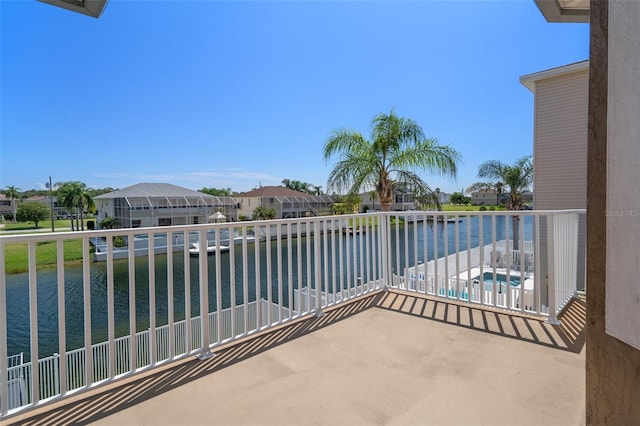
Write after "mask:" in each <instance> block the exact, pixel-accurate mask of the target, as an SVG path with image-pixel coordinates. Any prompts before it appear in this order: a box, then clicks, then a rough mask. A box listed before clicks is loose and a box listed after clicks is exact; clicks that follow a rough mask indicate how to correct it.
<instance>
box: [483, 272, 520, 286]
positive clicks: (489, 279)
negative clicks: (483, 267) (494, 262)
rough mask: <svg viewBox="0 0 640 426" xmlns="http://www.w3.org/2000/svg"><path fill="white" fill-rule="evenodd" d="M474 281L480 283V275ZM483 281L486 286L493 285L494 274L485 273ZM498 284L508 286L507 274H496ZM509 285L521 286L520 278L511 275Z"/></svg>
mask: <svg viewBox="0 0 640 426" xmlns="http://www.w3.org/2000/svg"><path fill="white" fill-rule="evenodd" d="M473 280H474V281H480V275H478V276H477V277H475V278H474V279H473ZM482 281H483V282H484V283H485V284H493V272H485V273H484V274H483V276H482ZM496 282H497V283H498V284H502V285H504V284H506V283H507V275H506V274H496ZM509 284H511V287H517V286H519V285H520V277H519V276H516V275H511V276H510V277H509Z"/></svg>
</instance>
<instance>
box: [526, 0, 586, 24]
mask: <svg viewBox="0 0 640 426" xmlns="http://www.w3.org/2000/svg"><path fill="white" fill-rule="evenodd" d="M535 2H536V4H537V5H538V8H539V9H540V12H542V15H544V18H545V19H546V20H547V22H589V0H535Z"/></svg>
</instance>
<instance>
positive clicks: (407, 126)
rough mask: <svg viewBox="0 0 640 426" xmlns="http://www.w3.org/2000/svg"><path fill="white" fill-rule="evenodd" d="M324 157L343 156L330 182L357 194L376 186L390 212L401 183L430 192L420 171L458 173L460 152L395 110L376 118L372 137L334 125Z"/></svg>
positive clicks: (448, 174)
mask: <svg viewBox="0 0 640 426" xmlns="http://www.w3.org/2000/svg"><path fill="white" fill-rule="evenodd" d="M323 152H324V158H325V160H326V161H329V159H330V158H332V157H333V156H338V157H339V161H338V162H337V163H336V164H335V166H334V168H333V170H332V171H331V173H330V175H329V182H328V186H329V188H330V189H334V188H335V189H337V190H338V191H342V190H347V191H348V192H349V193H350V194H357V193H359V192H361V191H362V190H363V189H365V188H371V187H373V188H375V190H376V192H377V194H378V199H379V200H380V203H381V205H382V210H383V211H389V210H390V209H391V204H392V202H393V188H394V186H396V185H400V186H403V187H405V188H410V189H411V190H413V191H414V193H417V194H427V193H430V192H431V189H430V188H429V186H428V185H427V184H426V183H425V182H424V181H423V180H422V178H421V177H420V176H419V175H418V174H417V171H418V170H426V171H428V172H432V173H437V174H441V175H445V176H449V177H455V176H456V174H457V170H458V163H459V162H460V154H459V153H458V152H457V151H456V150H455V149H453V148H452V147H450V146H449V145H444V146H443V145H439V144H438V141H437V140H436V139H427V138H425V136H424V133H423V131H422V128H420V126H419V125H418V124H417V123H416V122H415V121H413V120H411V119H407V118H403V117H398V116H397V115H396V114H395V113H394V112H393V111H391V113H389V114H388V115H387V114H379V115H378V116H376V117H375V118H374V119H373V121H372V131H371V140H370V141H369V140H366V139H365V138H364V137H363V136H362V135H361V134H360V133H358V132H356V131H353V130H345V129H340V130H335V131H333V133H332V134H331V136H330V137H329V139H327V141H326V143H325V145H324V150H323Z"/></svg>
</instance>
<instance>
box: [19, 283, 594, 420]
mask: <svg viewBox="0 0 640 426" xmlns="http://www.w3.org/2000/svg"><path fill="white" fill-rule="evenodd" d="M561 321H562V324H561V325H560V326H551V325H549V324H545V323H544V322H542V321H540V320H539V319H533V318H529V317H522V316H516V315H508V314H506V313H505V312H503V311H491V310H481V309H477V308H475V307H470V306H467V305H457V304H452V303H443V302H442V301H434V300H432V299H426V298H422V297H419V296H414V295H410V294H405V293H401V292H396V291H389V292H386V293H378V294H374V295H372V296H368V297H365V298H362V299H359V300H356V301H354V302H352V303H349V304H346V305H344V306H339V307H337V308H334V309H332V310H328V311H327V312H326V314H325V315H324V316H323V317H320V318H311V319H306V320H301V321H298V322H295V323H292V324H291V325H288V326H285V327H282V328H279V329H276V330H274V331H271V332H268V333H265V334H262V335H259V336H256V337H253V338H250V339H246V340H244V341H241V342H237V343H234V344H232V345H229V346H227V347H223V348H219V349H218V350H217V351H216V353H217V356H216V357H214V358H210V359H208V360H206V361H197V360H195V359H188V360H184V361H182V362H179V363H174V364H172V365H168V366H165V367H162V368H159V369H157V370H155V371H153V372H149V373H146V374H144V375H141V376H137V377H134V378H132V379H129V380H128V381H126V382H123V381H121V382H119V383H117V384H114V385H112V386H110V387H103V388H100V389H97V390H94V391H92V392H87V393H84V394H80V395H77V396H74V397H72V398H69V399H67V400H66V401H61V402H58V403H56V404H52V405H49V406H46V407H42V408H41V409H38V410H34V411H32V412H30V413H27V414H25V415H22V416H20V417H14V418H10V419H7V420H6V424H12V423H20V424H31V425H45V424H46V425H52V424H69V423H74V424H78V423H80V424H98V425H143V424H145V425H205V424H207V425H208V424H221V425H245V424H253V425H307V424H309V425H311V424H336V425H338V424H339V425H358V424H376V425H409V424H414V425H417V424H420V425H430V424H434V425H476V424H477V425H481V424H485V425H528V424H531V425H534V424H535V425H540V424H549V425H551V424H557V425H568V424H571V425H576V424H584V422H585V359H584V323H585V303H584V300H581V299H576V300H574V301H573V302H572V303H571V304H570V305H569V307H568V309H567V310H566V311H565V313H564V314H563V315H562V317H561Z"/></svg>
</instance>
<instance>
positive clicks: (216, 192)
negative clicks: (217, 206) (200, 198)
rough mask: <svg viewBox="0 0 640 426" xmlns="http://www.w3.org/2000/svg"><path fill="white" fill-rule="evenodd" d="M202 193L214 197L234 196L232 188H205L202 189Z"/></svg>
mask: <svg viewBox="0 0 640 426" xmlns="http://www.w3.org/2000/svg"><path fill="white" fill-rule="evenodd" d="M200 192H202V193H204V194H209V195H213V196H216V197H226V196H229V195H233V194H234V192H233V191H232V190H231V188H206V187H205V188H202V189H201V190H200Z"/></svg>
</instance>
